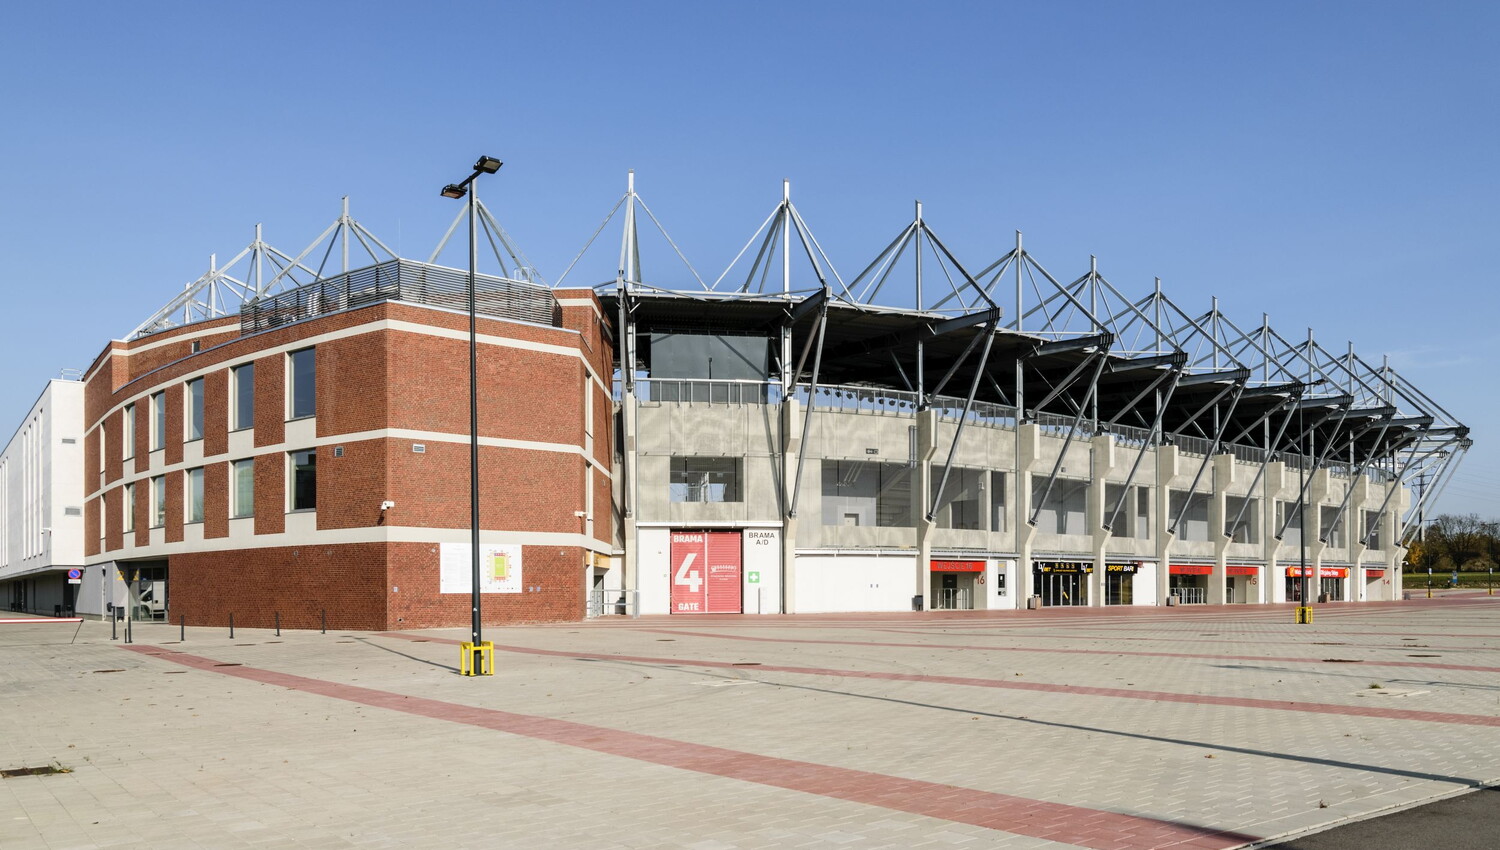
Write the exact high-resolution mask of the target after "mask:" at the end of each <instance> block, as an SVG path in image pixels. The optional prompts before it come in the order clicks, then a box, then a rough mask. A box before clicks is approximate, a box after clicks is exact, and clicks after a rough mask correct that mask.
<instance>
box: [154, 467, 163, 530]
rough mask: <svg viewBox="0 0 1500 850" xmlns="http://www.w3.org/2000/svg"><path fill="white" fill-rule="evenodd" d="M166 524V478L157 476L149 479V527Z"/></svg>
mask: <svg viewBox="0 0 1500 850" xmlns="http://www.w3.org/2000/svg"><path fill="white" fill-rule="evenodd" d="M166 524H167V477H166V476H165V475H158V476H156V477H155V478H153V479H151V527H152V528H157V527H159V526H163V525H166Z"/></svg>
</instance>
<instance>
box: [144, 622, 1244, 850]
mask: <svg viewBox="0 0 1500 850" xmlns="http://www.w3.org/2000/svg"><path fill="white" fill-rule="evenodd" d="M393 636H399V635H393ZM432 642H434V643H437V642H444V643H447V642H449V641H446V640H442V641H439V640H433V641H432ZM457 642H458V641H452V643H457ZM120 648H121V649H126V650H130V651H132V652H136V653H139V654H141V655H146V656H150V657H152V658H157V659H160V660H163V661H171V662H173V663H176V664H181V665H183V666H184V667H191V668H194V669H197V670H202V671H204V672H208V673H219V674H222V675H225V676H233V677H235V678H237V679H246V680H248V681H252V682H261V683H263V684H267V685H275V686H277V687H282V688H287V689H288V690H294V691H301V692H303V693H310V694H316V695H318V696H323V697H329V698H331V699H339V700H344V701H346V702H353V703H359V704H361V705H368V706H372V707H375V708H385V709H390V710H392V711H399V712H402V713H405V714H411V715H415V716H418V717H427V718H431V719H433V720H443V721H448V722H452V723H462V724H465V725H468V726H477V727H479V728H482V729H490V730H493V731H496V732H505V733H508V734H512V735H521V736H524V737H527V738H535V739H537V740H542V741H549V742H551V743H554V744H562V745H565V746H569V747H577V748H579V749H585V750H592V751H594V752H598V753H605V754H607V755H613V756H621V757H624V758H630V759H635V760H637V761H645V762H651V763H652V764H660V765H664V766H666V767H675V768H678V769H680V770H689V771H693V772H695V773H705V774H709V775H712V776H721V777H724V778H726V779H737V780H741V781H744V782H754V783H757V784H760V785H768V786H771V787H775V788H784V789H787V790H789V791H801V792H803V793H807V794H817V795H819V796H823V797H831V798H833V799H837V800H846V801H849V802H853V803H863V804H865V805H870V806H880V807H882V808H886V809H892V810H895V811H901V812H908V813H910V814H915V815H922V816H924V817H931V818H938V819H940V820H946V821H952V822H954V823H964V824H969V825H971V826H978V827H984V828H986V829H994V830H999V831H1002V832H1009V833H1014V834H1016V835H1027V836H1031V837H1033V838H1046V839H1050V840H1053V841H1061V842H1064V843H1068V844H1073V845H1076V846H1079V847H1089V848H1094V850H1153V848H1182V850H1226V849H1227V848H1231V847H1239V846H1242V845H1244V844H1247V843H1250V842H1253V841H1256V840H1258V839H1257V838H1256V837H1255V836H1251V835H1245V834H1242V833H1236V832H1229V831H1225V830H1213V829H1208V828H1205V827H1196V826H1192V825H1191V824H1178V823H1171V822H1169V821H1162V820H1156V819H1154V818H1145V817H1137V816H1135V815H1126V814H1118V813H1115V812H1106V811H1102V810H1099V809H1088V808H1083V807H1081V806H1069V805H1066V804H1063V803H1047V802H1043V801H1041V800H1030V799H1027V798H1025V797H1013V796H1011V795H1009V794H997V793H994V792H990V791H979V790H975V789H972V788H960V787H958V786H955V785H943V784H941V783H936V782H925V781H923V780H919V779H906V778H903V777H899V776H890V775H887V774H883V773H870V772H867V771H862V770H851V769H848V768H842V767H832V766H829V765H821V764H813V763H811V762H800V761H793V760H791V759H783V758H775V757H772V756H763V755H757V754H755V753H745V752H739V751H737V750H729V749H724V748H722V747H712V746H707V745H704V744H694V743H690V742H687V741H677V740H673V739H670V738H660V737H656V736H654V735H642V734H639V733H636V732H623V731H620V730H616V729H608V728H605V727H602V726H591V725H588V724H585V723H577V722H575V721H571V720H555V719H553V718H550V717H538V716H535V715H526V714H514V713H512V712H508V711H500V710H497V709H492V708H480V707H477V706H468V705H459V704H456V703H451V702H442V701H440V700H434V699H427V698H425V697H414V696H407V695H405V694H398V693H393V692H390V691H380V690H375V689H373V688H362V687H359V686H357V685H344V684H339V683H337V682H329V681H325V680H322V679H313V678H309V677H306V676H297V675H294V674H291V673H280V672H277V671H275V670H265V669H261V668H258V667H246V666H243V665H242V666H237V667H218V666H215V665H217V664H218V662H216V661H214V660H213V659H211V658H204V657H202V656H198V655H189V654H188V653H185V652H177V651H175V650H169V649H163V648H162V647H155V646H136V645H128V646H121V647H120ZM559 654H563V655H566V654H567V653H559Z"/></svg>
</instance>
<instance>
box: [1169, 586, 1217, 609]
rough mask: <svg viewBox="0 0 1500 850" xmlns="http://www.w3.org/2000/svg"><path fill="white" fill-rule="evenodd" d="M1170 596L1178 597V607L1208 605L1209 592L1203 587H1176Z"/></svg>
mask: <svg viewBox="0 0 1500 850" xmlns="http://www.w3.org/2000/svg"><path fill="white" fill-rule="evenodd" d="M1170 595H1172V596H1175V597H1177V604H1178V605H1207V604H1208V591H1207V590H1205V589H1203V588H1201V587H1174V588H1172V592H1171V594H1170Z"/></svg>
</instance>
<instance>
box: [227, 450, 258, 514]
mask: <svg viewBox="0 0 1500 850" xmlns="http://www.w3.org/2000/svg"><path fill="white" fill-rule="evenodd" d="M229 479H230V480H229V487H230V490H229V515H230V516H232V517H247V516H255V461H254V460H253V459H251V458H245V459H244V460H237V461H235V462H234V463H232V464H230V467H229Z"/></svg>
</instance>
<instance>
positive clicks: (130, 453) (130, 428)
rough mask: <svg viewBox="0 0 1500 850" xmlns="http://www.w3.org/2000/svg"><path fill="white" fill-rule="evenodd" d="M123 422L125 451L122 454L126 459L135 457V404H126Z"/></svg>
mask: <svg viewBox="0 0 1500 850" xmlns="http://www.w3.org/2000/svg"><path fill="white" fill-rule="evenodd" d="M121 424H122V425H123V426H124V427H123V430H124V432H125V439H124V445H125V453H124V454H123V455H121V457H122V458H124V459H125V460H129V459H131V458H133V457H135V405H134V404H127V405H125V416H124V418H123V421H122V422H121Z"/></svg>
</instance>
